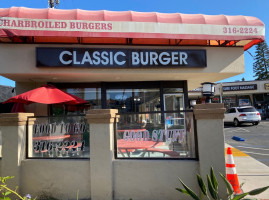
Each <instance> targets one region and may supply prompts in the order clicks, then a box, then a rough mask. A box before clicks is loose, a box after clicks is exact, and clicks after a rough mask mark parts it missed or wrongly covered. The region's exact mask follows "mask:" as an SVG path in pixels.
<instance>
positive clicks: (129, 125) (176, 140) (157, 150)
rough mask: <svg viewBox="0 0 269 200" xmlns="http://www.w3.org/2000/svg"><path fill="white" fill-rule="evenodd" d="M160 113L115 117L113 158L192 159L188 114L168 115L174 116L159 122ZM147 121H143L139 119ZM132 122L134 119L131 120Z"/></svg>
mask: <svg viewBox="0 0 269 200" xmlns="http://www.w3.org/2000/svg"><path fill="white" fill-rule="evenodd" d="M163 114H168V113H165V112H164V113H163V112H156V113H146V114H138V115H137V114H128V113H126V114H125V113H122V114H119V115H118V118H119V121H118V122H117V124H116V125H117V130H116V132H115V134H116V141H115V142H116V155H115V157H116V158H119V159H130V158H133V159H149V158H153V159H156V158H157V159H182V158H183V159H195V158H196V155H195V144H194V141H195V139H194V124H193V123H194V122H193V114H192V112H186V111H184V112H181V113H179V112H171V113H170V112H169V114H172V115H173V116H175V118H171V119H170V122H169V123H168V121H167V120H165V121H162V120H161V118H162V117H161V116H162V115H163ZM147 117H148V118H149V119H152V120H150V121H149V120H148V121H145V120H143V119H147ZM134 119H136V120H134Z"/></svg>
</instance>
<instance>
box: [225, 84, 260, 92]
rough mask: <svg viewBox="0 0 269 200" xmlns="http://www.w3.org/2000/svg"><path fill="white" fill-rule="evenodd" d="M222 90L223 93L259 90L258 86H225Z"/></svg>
mask: <svg viewBox="0 0 269 200" xmlns="http://www.w3.org/2000/svg"><path fill="white" fill-rule="evenodd" d="M222 90H223V92H228V91H239V90H257V84H250V85H230V86H223V87H222Z"/></svg>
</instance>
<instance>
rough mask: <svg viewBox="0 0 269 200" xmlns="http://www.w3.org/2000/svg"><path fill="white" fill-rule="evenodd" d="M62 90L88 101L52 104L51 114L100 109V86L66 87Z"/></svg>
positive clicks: (79, 112) (80, 112)
mask: <svg viewBox="0 0 269 200" xmlns="http://www.w3.org/2000/svg"><path fill="white" fill-rule="evenodd" d="M64 91H66V92H68V93H70V94H72V95H75V96H77V97H79V98H81V99H84V100H86V101H88V102H89V103H88V104H82V105H64V104H53V105H52V106H51V112H52V115H65V114H84V113H86V112H87V111H88V110H89V109H101V108H102V106H101V88H67V89H65V90H64Z"/></svg>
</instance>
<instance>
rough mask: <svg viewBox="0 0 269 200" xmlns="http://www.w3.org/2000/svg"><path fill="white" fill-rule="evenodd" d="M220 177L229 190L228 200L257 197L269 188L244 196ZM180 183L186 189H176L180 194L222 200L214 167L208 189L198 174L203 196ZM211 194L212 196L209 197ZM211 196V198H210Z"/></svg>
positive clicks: (196, 199)
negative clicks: (249, 196) (236, 192)
mask: <svg viewBox="0 0 269 200" xmlns="http://www.w3.org/2000/svg"><path fill="white" fill-rule="evenodd" d="M219 175H220V177H221V178H222V180H223V181H224V183H225V186H226V188H227V192H228V193H227V196H228V197H227V200H239V199H243V198H244V197H245V196H247V195H251V196H255V195H258V194H260V193H262V192H264V191H265V190H267V189H268V188H269V186H266V187H262V188H258V189H255V190H251V191H249V192H245V193H243V194H238V195H237V194H235V192H234V189H233V187H232V185H231V184H230V183H229V181H228V180H227V178H226V177H225V176H224V175H223V174H221V173H219ZM179 181H180V182H181V184H182V186H183V187H184V189H181V188H176V190H178V191H179V192H181V193H183V194H186V195H188V196H190V197H192V198H193V199H195V200H203V199H204V198H206V199H211V198H212V199H214V200H221V198H220V197H219V192H218V181H217V179H216V176H215V173H214V170H213V167H211V169H210V175H207V187H206V184H205V182H204V180H203V179H202V178H201V176H200V175H199V174H197V181H198V185H199V188H200V190H201V195H200V196H199V195H197V194H196V193H195V192H193V190H191V189H190V188H189V187H188V186H187V185H186V184H184V183H183V182H182V181H181V180H180V179H179ZM209 194H210V195H209ZM210 196H211V198H210ZM251 199H252V200H254V199H253V198H246V199H245V200H251Z"/></svg>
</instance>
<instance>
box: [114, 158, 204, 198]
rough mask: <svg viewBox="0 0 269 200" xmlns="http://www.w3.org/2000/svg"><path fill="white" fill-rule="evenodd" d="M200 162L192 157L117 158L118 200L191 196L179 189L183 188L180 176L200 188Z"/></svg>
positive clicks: (116, 190) (189, 184)
mask: <svg viewBox="0 0 269 200" xmlns="http://www.w3.org/2000/svg"><path fill="white" fill-rule="evenodd" d="M197 173H199V162H198V161H190V160H188V161H187V160H170V161H169V160H116V161H115V162H114V177H115V178H114V184H115V186H114V188H115V199H141V200H164V199H169V200H173V199H175V200H176V199H184V200H185V199H186V200H187V199H188V198H187V196H186V195H183V194H181V193H180V192H178V191H177V190H176V189H175V188H176V187H180V188H183V187H182V185H181V184H180V182H179V180H178V178H180V179H181V180H183V182H184V183H185V184H187V185H188V186H189V187H190V188H192V189H193V188H194V189H195V191H196V192H197V191H199V190H198V188H197V187H198V185H197V183H196V174H197Z"/></svg>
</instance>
